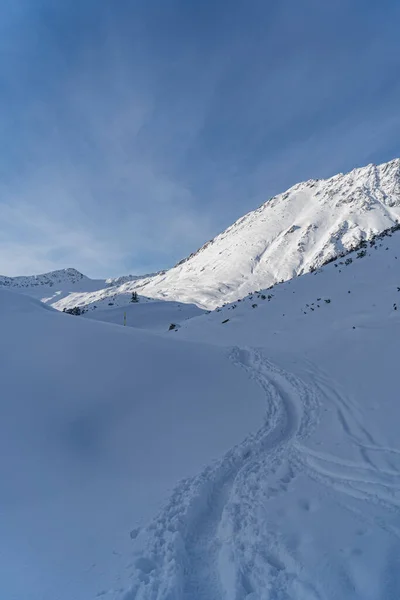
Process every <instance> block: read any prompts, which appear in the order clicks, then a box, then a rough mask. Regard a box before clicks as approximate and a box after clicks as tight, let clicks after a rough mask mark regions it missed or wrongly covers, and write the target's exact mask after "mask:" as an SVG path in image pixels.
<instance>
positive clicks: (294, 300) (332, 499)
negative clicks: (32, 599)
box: [111, 232, 400, 600]
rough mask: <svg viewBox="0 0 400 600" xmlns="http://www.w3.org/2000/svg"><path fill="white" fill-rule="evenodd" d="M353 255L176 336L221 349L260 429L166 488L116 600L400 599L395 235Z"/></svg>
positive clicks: (399, 273) (399, 326) (399, 338)
mask: <svg viewBox="0 0 400 600" xmlns="http://www.w3.org/2000/svg"><path fill="white" fill-rule="evenodd" d="M365 250H366V253H365V255H364V253H363V252H364V251H363V250H360V251H358V252H357V253H356V254H354V255H353V256H349V257H348V258H351V259H352V262H349V261H348V262H347V264H346V263H345V261H344V260H339V261H337V262H336V263H332V264H330V265H327V266H325V267H324V268H323V269H321V270H320V271H316V272H315V273H313V274H309V275H305V276H302V277H299V278H296V279H293V280H292V281H290V282H287V283H284V284H281V285H277V286H275V287H274V288H273V289H272V290H267V291H265V293H264V294H263V293H262V292H261V293H260V294H255V295H254V294H253V295H252V297H249V298H247V299H246V300H244V301H242V302H240V303H237V304H236V305H235V304H234V305H229V306H226V307H225V308H224V309H222V310H220V311H219V312H213V313H211V314H210V315H204V316H201V317H199V318H194V319H191V320H190V321H188V322H187V323H186V324H185V325H184V326H182V327H181V329H180V330H179V331H178V332H177V334H176V337H177V338H178V339H181V338H183V337H185V338H187V339H190V340H202V341H203V342H204V341H208V342H212V343H214V344H219V345H222V346H226V347H227V348H229V351H230V353H231V354H230V356H231V360H232V362H233V363H234V364H235V365H236V366H237V367H238V368H239V369H241V370H242V371H244V372H245V373H247V374H248V375H249V376H250V377H251V378H253V379H254V381H255V382H256V383H257V384H258V385H259V387H260V389H261V390H262V391H263V393H264V394H265V409H266V414H265V419H264V420H263V421H261V422H260V428H259V430H258V432H257V433H256V434H255V435H254V434H253V435H250V436H248V437H247V438H245V439H244V441H243V442H242V443H241V444H239V445H238V446H236V447H234V448H232V449H231V450H229V451H228V452H227V453H226V454H225V456H224V457H223V458H222V459H221V460H220V461H218V462H217V463H214V464H213V465H210V466H209V467H208V468H206V469H205V470H204V471H202V472H200V473H199V474H197V475H194V476H193V477H192V478H191V479H189V480H188V481H186V482H184V483H183V484H178V485H177V486H176V488H175V490H174V492H173V494H172V495H171V497H170V500H169V502H167V503H166V504H165V506H164V507H163V508H162V509H161V511H160V512H159V513H158V514H157V515H156V516H155V517H154V519H153V520H152V521H151V522H150V524H149V526H148V527H147V529H145V530H143V531H142V532H141V534H140V535H139V536H138V539H137V541H136V547H135V548H134V551H133V556H134V557H135V561H136V562H135V565H136V570H135V573H134V575H133V577H132V582H131V588H130V589H129V590H126V592H124V593H121V595H117V596H115V597H116V598H123V599H124V600H134V599H135V600H156V599H157V600H167V599H168V600H169V599H172V598H173V599H174V600H188V599H189V598H190V599H191V600H201V599H205V598H207V600H220V599H221V600H222V599H227V600H237V599H244V598H246V599H248V600H250V599H251V600H253V599H254V600H334V599H337V598H341V599H344V600H376V599H378V598H379V599H381V598H382V599H383V598H384V599H385V600H395V599H397V598H399V597H400V568H399V567H400V564H399V563H400V559H399V557H400V516H399V507H400V439H399V435H398V422H399V417H400V408H399V403H398V393H397V387H398V381H397V380H398V376H397V373H398V356H399V351H400V317H399V315H400V312H399V311H400V309H399V310H397V307H398V305H400V302H399V300H400V264H399V261H400V233H399V232H396V233H394V234H393V235H392V236H391V235H389V236H382V239H378V240H376V241H375V243H374V245H372V246H370V245H369V244H368V247H367V248H366V249H365ZM263 295H265V299H263ZM268 295H269V296H270V298H269V299H268ZM227 319H229V320H228V321H227ZM205 494H206V496H207V498H208V502H207V503H204V501H203V498H204V495H205ZM111 597H113V596H111Z"/></svg>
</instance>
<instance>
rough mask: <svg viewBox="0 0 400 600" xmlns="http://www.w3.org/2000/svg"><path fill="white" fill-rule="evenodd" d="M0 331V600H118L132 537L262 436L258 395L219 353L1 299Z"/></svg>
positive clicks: (126, 580) (19, 298) (18, 298)
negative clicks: (193, 480)
mask: <svg viewBox="0 0 400 600" xmlns="http://www.w3.org/2000/svg"><path fill="white" fill-rule="evenodd" d="M0 331H1V339H2V343H1V344H0V377H1V391H2V393H1V396H0V414H1V419H0V482H1V483H0V514H1V519H0V555H1V561H0V597H1V598H4V599H7V600H92V599H93V600H94V598H98V597H102V595H103V596H105V597H107V598H110V597H113V596H116V595H117V593H118V592H117V590H119V589H120V590H121V589H124V588H125V587H129V586H130V575H131V573H132V571H133V570H134V569H135V559H131V558H130V557H129V554H130V552H131V548H132V544H133V543H134V540H133V538H135V536H136V535H137V534H138V532H139V530H138V529H137V528H140V527H141V526H142V525H144V524H145V522H146V521H147V520H148V519H149V518H150V517H151V515H152V514H153V513H154V512H155V511H156V510H157V509H158V508H159V507H160V506H161V505H162V503H163V502H165V501H166V500H167V498H168V494H169V493H170V490H171V489H172V488H173V486H174V485H175V484H176V482H177V481H179V480H180V479H181V478H182V477H188V476H190V475H192V473H195V472H197V471H200V470H201V469H202V468H203V467H204V465H205V464H207V463H209V462H211V461H212V460H213V459H216V458H219V457H220V456H222V455H223V454H224V453H225V452H226V451H227V450H228V449H229V448H230V447H231V446H232V445H235V444H237V443H238V442H239V441H240V440H241V439H242V438H243V437H244V436H245V435H247V434H248V432H249V431H251V430H253V429H256V428H257V427H258V423H259V421H260V420H261V419H262V415H263V412H264V407H263V396H262V392H261V390H259V389H258V388H257V386H256V384H255V383H254V382H252V381H250V380H249V378H248V377H247V375H246V373H244V372H242V371H240V370H238V369H237V368H235V366H234V365H233V364H232V363H231V361H230V360H229V359H228V357H227V351H226V350H225V349H219V348H215V347H209V346H205V345H202V344H192V343H189V342H183V343H182V342H178V341H177V340H176V336H177V334H174V335H175V338H174V337H173V336H169V337H165V338H162V337H161V336H156V335H154V334H151V333H145V332H141V331H138V330H135V329H132V328H128V327H125V328H124V327H117V326H115V325H110V324H106V323H99V322H94V321H90V320H87V319H84V318H78V317H73V316H70V315H66V314H62V313H59V312H57V311H55V310H53V309H51V308H49V307H46V306H45V305H43V304H41V303H40V302H38V301H37V300H34V299H32V298H30V297H28V296H25V295H22V294H18V293H13V292H10V291H5V290H0ZM205 374H206V376H205ZM231 414H233V415H235V418H234V419H230V418H229V415H231ZM205 440H207V443H204V441H205ZM138 564H140V565H141V566H142V568H144V567H143V565H144V563H143V561H140V560H139V563H138Z"/></svg>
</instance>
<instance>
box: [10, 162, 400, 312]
mask: <svg viewBox="0 0 400 600" xmlns="http://www.w3.org/2000/svg"><path fill="white" fill-rule="evenodd" d="M399 219H400V159H399V158H396V159H393V160H391V161H389V162H387V163H383V164H381V165H374V164H369V165H367V166H365V167H359V168H356V169H353V170H352V171H350V172H348V173H345V174H343V173H339V174H337V175H334V176H333V177H330V178H328V179H309V180H307V181H303V182H300V183H297V184H295V185H294V186H292V187H291V188H289V189H288V190H287V191H286V192H283V193H281V194H277V195H275V196H274V197H272V198H270V199H269V200H267V201H266V202H264V203H263V204H262V205H261V206H259V207H258V208H257V209H255V210H253V211H250V212H248V213H247V214H245V215H244V216H242V217H240V218H239V219H238V220H237V221H235V223H233V224H232V225H230V226H229V227H228V228H227V229H225V230H224V231H223V232H221V233H220V234H218V235H217V236H216V237H214V238H213V239H212V240H209V241H208V242H206V243H205V244H203V246H201V247H200V248H199V249H198V250H196V251H195V252H193V253H191V254H190V255H189V256H188V257H185V258H183V259H182V260H181V261H179V262H178V263H177V264H176V265H175V266H174V267H172V268H171V269H169V270H167V271H160V272H159V273H155V274H149V275H144V276H132V275H127V276H121V277H118V278H113V279H107V280H104V281H103V280H102V281H98V282H96V284H94V283H93V284H90V289H85V286H82V288H83V289H77V288H76V290H75V289H73V290H71V292H72V291H73V292H74V293H71V294H67V293H65V294H63V295H62V297H57V296H53V297H52V298H51V299H47V301H50V303H52V304H53V306H54V307H55V308H58V309H59V310H63V309H64V308H72V307H74V306H87V305H96V306H97V305H98V304H99V303H102V304H103V305H104V307H105V308H106V307H107V306H108V305H109V302H110V297H112V298H113V299H114V298H115V297H117V296H124V298H125V300H123V302H126V303H128V302H129V297H130V294H131V293H132V291H137V292H138V293H139V294H140V295H143V296H146V297H147V298H154V299H158V300H170V301H171V300H172V301H178V302H184V303H188V304H191V303H193V304H197V305H198V306H199V307H201V308H207V309H215V308H216V307H218V306H220V305H221V304H223V303H225V302H232V301H235V300H237V299H238V298H241V297H242V298H243V297H245V296H246V295H247V294H248V293H249V292H251V291H253V290H255V289H266V288H268V287H270V286H271V285H274V284H275V283H277V282H280V281H287V280H289V279H292V278H293V277H296V276H298V275H302V274H304V273H307V272H309V271H313V270H314V269H316V268H318V267H320V266H322V265H324V264H326V263H327V262H330V261H332V260H334V259H335V258H336V257H339V256H343V255H344V254H346V253H348V252H351V251H352V250H353V249H354V248H356V247H358V246H359V244H360V242H362V241H363V240H370V239H372V238H373V236H375V235H377V234H379V233H380V232H382V231H385V230H389V229H390V228H391V227H394V226H397V224H398V222H399ZM64 271H75V270H73V269H71V270H68V269H67V270H64ZM64 271H57V272H55V273H60V272H64ZM76 273H78V274H79V272H78V271H76ZM49 275H51V273H50V274H45V275H43V276H36V277H35V278H34V279H33V284H32V285H33V286H34V287H37V286H38V278H40V277H43V278H46V277H47V279H48V280H49V281H50V282H51V281H52V278H49V277H48V276H49ZM79 276H80V278H81V280H82V281H83V279H82V278H84V276H83V275H82V274H79ZM77 277H78V276H75V279H76V278H77ZM2 279H3V281H4V279H8V280H12V279H14V280H19V278H0V286H1V285H2V284H3V285H7V283H6V284H4V283H2ZM25 279H26V278H25ZM72 280H73V283H74V277H72ZM84 280H85V281H87V282H91V281H92V280H90V279H88V278H84ZM47 285H50V284H49V283H47ZM17 287H18V286H17ZM24 287H25V288H27V287H29V286H26V285H25V286H24ZM77 287H78V286H77ZM121 301H122V299H121Z"/></svg>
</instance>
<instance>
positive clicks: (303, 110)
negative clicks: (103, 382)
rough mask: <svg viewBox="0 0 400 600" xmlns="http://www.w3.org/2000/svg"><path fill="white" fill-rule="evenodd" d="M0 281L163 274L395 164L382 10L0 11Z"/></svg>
mask: <svg viewBox="0 0 400 600" xmlns="http://www.w3.org/2000/svg"><path fill="white" fill-rule="evenodd" d="M1 8H2V18H1V21H0V133H1V141H2V144H1V149H0V273H2V274H7V275H17V274H29V273H39V272H43V271H47V270H51V269H55V268H63V267H68V266H73V267H76V268H77V269H79V270H81V271H83V272H85V273H86V274H88V275H90V276H93V277H101V276H111V275H119V274H122V273H126V272H131V273H135V272H137V273H140V272H148V271H153V270H156V269H161V268H166V267H169V266H172V265H173V264H174V263H175V262H176V261H178V260H179V259H180V258H182V257H183V256H185V255H187V254H189V253H190V252H192V251H193V250H195V249H197V247H199V246H200V245H201V244H202V243H203V242H205V241H207V240H208V239H210V238H211V237H213V236H214V235H216V234H217V233H219V232H220V231H221V230H223V229H224V228H225V227H227V226H229V225H230V224H231V223H232V222H233V221H234V220H235V219H237V218H238V217H240V216H241V215H242V214H244V213H246V212H248V211H249V210H252V209H254V208H256V207H257V206H258V205H259V204H260V203H261V202H263V201H265V200H267V199H268V198H269V197H270V196H272V195H274V194H276V193H278V192H280V191H284V190H285V189H286V188H288V187H289V186H290V185H292V184H294V183H296V182H298V181H300V180H303V179H309V178H312V177H326V176H330V175H333V174H335V173H336V172H339V171H347V170H350V169H352V168H353V167H355V166H362V165H364V164H367V163H369V162H383V161H386V160H390V159H391V158H394V157H395V156H400V36H399V34H398V30H399V23H400V4H399V2H398V1H397V0H391V1H389V0H381V1H380V2H376V1H375V0H335V1H333V2H323V1H321V0H274V1H273V0H270V1H266V0H230V1H229V2H228V1H227V0H213V1H211V0H130V1H128V0H118V1H115V0H80V1H79V2H66V1H64V2H60V1H58V2H57V1H55V0H2V2H1Z"/></svg>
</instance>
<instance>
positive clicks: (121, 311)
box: [84, 296, 204, 332]
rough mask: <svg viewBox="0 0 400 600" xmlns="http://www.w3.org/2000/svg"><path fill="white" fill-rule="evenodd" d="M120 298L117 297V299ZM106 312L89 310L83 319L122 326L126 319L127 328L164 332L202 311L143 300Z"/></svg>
mask: <svg viewBox="0 0 400 600" xmlns="http://www.w3.org/2000/svg"><path fill="white" fill-rule="evenodd" d="M119 298H120V296H119V297H118V299H119ZM107 309H108V310H106V309H102V308H101V305H100V308H99V309H96V310H90V307H89V310H88V312H86V313H85V314H84V318H87V319H94V320H97V321H104V322H106V323H115V324H116V325H123V324H124V321H125V319H126V325H127V327H136V328H138V329H147V330H151V331H159V332H165V331H168V329H169V327H170V326H171V325H172V324H174V325H175V326H176V327H179V326H180V325H181V324H182V323H183V322H185V321H186V320H187V319H191V318H193V317H198V316H200V315H201V314H203V312H204V311H203V310H202V309H201V308H199V307H198V306H196V305H195V304H182V303H180V302H167V301H165V300H161V301H157V300H155V301H152V302H151V301H150V302H144V301H143V298H140V301H139V302H137V303H132V302H130V303H129V304H127V305H126V304H124V305H122V306H114V307H111V308H110V307H107Z"/></svg>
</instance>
